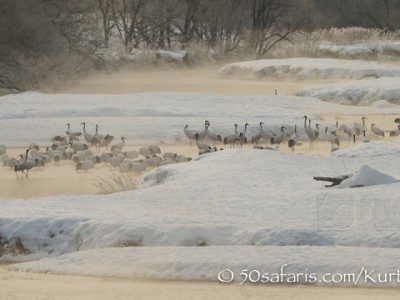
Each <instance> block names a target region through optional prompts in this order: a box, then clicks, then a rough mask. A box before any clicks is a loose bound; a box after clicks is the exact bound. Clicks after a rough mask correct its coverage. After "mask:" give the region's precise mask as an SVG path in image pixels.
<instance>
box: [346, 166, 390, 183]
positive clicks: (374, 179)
mask: <svg viewBox="0 0 400 300" xmlns="http://www.w3.org/2000/svg"><path fill="white" fill-rule="evenodd" d="M396 182H397V179H396V178H394V177H392V176H390V175H387V174H385V173H382V172H379V171H377V170H374V169H371V168H370V167H369V166H367V165H364V166H362V167H361V168H360V169H358V171H357V172H356V173H354V174H353V176H351V177H349V178H347V179H345V180H343V181H342V182H341V183H340V184H339V188H351V187H362V186H370V185H377V184H388V183H396Z"/></svg>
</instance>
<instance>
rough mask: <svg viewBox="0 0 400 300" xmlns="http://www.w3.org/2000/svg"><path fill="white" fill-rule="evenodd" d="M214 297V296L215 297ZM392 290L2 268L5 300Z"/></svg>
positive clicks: (307, 295) (367, 295)
mask: <svg viewBox="0 0 400 300" xmlns="http://www.w3.org/2000/svg"><path fill="white" fill-rule="evenodd" d="M211 295H212V296H211ZM399 296H400V290H398V289H392V288H387V289H383V288H345V287H318V286H303V285H293V286H291V285H277V286H271V285H269V286H265V285H243V286H239V285H238V284H229V285H224V284H219V283H217V282H190V281H189V282H182V281H157V280H152V281H150V280H141V279H130V278H109V277H89V276H70V275H50V274H36V273H25V272H10V271H8V270H7V269H6V266H0V299H4V300H6V299H7V300H14V299H15V300H25V299H26V300H28V299H29V300H32V299H52V300H66V299H68V300H70V299H82V300H86V299H96V300H102V299H107V300H109V299H162V300H165V299H209V298H210V297H212V299H232V300H235V299H309V300H313V299H327V300H329V299H363V300H368V299H398V297H399Z"/></svg>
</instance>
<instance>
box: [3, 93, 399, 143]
mask: <svg viewBox="0 0 400 300" xmlns="http://www.w3.org/2000/svg"><path fill="white" fill-rule="evenodd" d="M16 103H18V105H16ZM0 107H1V110H0V139H1V143H2V144H5V145H6V146H25V145H29V144H30V143H31V142H36V143H38V144H39V145H42V144H44V145H47V144H48V143H49V142H50V138H51V137H53V136H55V135H58V134H64V133H65V130H66V129H67V128H66V124H67V123H71V131H76V130H82V127H81V126H80V125H79V124H80V123H82V122H84V121H85V122H86V124H87V131H88V132H90V133H94V130H95V125H96V124H99V132H100V133H102V134H106V133H108V134H111V135H114V136H115V140H118V139H119V137H120V136H122V135H123V136H125V137H126V138H127V139H128V140H127V143H128V144H134V145H143V144H147V145H148V144H162V143H175V142H176V141H180V140H184V141H186V137H185V135H184V133H183V128H184V126H185V125H186V124H188V125H189V129H196V130H201V129H203V128H204V121H205V120H209V121H210V122H211V126H210V131H213V132H216V133H218V134H221V135H223V136H226V135H228V134H231V133H233V124H235V123H237V124H238V125H239V130H241V127H243V125H244V124H245V123H246V122H248V123H249V124H250V125H251V126H250V127H249V129H248V135H249V136H252V135H253V134H255V133H257V132H258V131H259V122H261V121H262V122H264V123H265V124H266V125H265V127H266V128H270V129H272V130H277V131H279V130H280V127H281V126H282V125H288V126H292V127H293V126H294V124H298V126H299V127H300V126H301V127H302V124H303V121H304V120H303V119H302V117H303V116H304V115H308V116H309V117H310V118H312V119H313V120H318V119H320V118H319V117H318V115H319V114H329V115H331V114H363V115H368V114H394V113H398V114H400V106H398V107H397V106H396V107H385V106H384V107H373V108H371V107H349V106H343V105H337V104H332V103H327V102H324V101H321V100H318V99H315V98H308V97H290V96H265V95H263V96H242V95H241V96H226V95H216V94H205V93H143V94H128V95H77V94H40V93H24V94H19V95H9V96H4V97H1V98H0Z"/></svg>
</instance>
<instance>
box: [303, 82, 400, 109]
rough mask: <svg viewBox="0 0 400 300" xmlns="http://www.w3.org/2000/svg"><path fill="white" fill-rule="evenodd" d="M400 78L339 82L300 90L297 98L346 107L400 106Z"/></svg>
mask: <svg viewBox="0 0 400 300" xmlns="http://www.w3.org/2000/svg"><path fill="white" fill-rule="evenodd" d="M399 86H400V77H394V78H378V79H368V80H367V79H365V80H357V81H351V82H341V83H337V84H331V85H326V86H320V87H314V88H308V89H304V90H301V91H299V92H297V93H296V95H297V96H303V97H313V98H318V99H320V100H323V101H327V102H335V103H339V104H346V105H371V104H372V106H374V107H379V108H388V107H393V106H394V105H393V104H400V88H399Z"/></svg>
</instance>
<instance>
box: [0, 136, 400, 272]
mask: <svg viewBox="0 0 400 300" xmlns="http://www.w3.org/2000/svg"><path fill="white" fill-rule="evenodd" d="M390 145H391V146H393V149H394V148H399V146H400V143H399V142H396V143H395V142H394V143H390ZM348 152H351V150H348ZM398 162H399V158H398V156H397V155H396V154H395V152H394V151H392V152H391V153H388V154H387V155H384V156H375V157H374V156H371V157H369V158H368V164H369V165H370V166H371V167H373V168H375V169H379V170H385V173H388V174H392V175H393V176H397V177H399V175H400V174H399V173H400V172H399V169H398ZM363 164H365V158H363V157H357V155H354V156H353V157H336V156H331V157H323V156H306V155H302V154H291V153H282V152H279V151H263V150H226V151H221V152H216V153H212V154H209V155H207V156H203V157H200V158H199V159H197V160H195V161H193V162H190V163H186V164H178V165H171V166H166V167H162V168H158V169H156V170H153V171H151V172H150V173H149V174H147V175H146V176H145V177H144V178H143V181H142V183H141V185H140V188H139V189H138V190H135V191H131V192H124V193H118V194H112V195H96V196H79V197H78V196H72V195H70V196H56V197H47V198H42V199H37V200H29V201H26V200H21V201H19V200H2V201H1V202H0V205H1V209H0V235H1V237H2V243H3V245H4V244H5V247H4V246H3V256H2V259H6V260H17V261H30V260H37V259H43V258H48V257H51V258H52V259H49V260H43V261H42V260H38V261H35V262H31V263H29V262H28V263H25V264H22V265H15V268H16V269H21V270H34V271H51V272H61V273H83V274H88V273H90V274H92V275H104V274H106V273H107V272H108V274H110V275H121V276H125V275H127V276H139V277H151V278H153V277H158V278H173V279H196V280H203V279H215V277H216V274H217V270H222V269H225V268H230V267H234V268H235V269H241V268H242V269H246V268H251V267H255V266H258V267H259V268H261V269H262V270H271V269H274V270H275V269H276V268H277V266H278V265H282V264H289V265H291V266H292V268H294V269H295V270H300V269H304V268H305V267H307V266H310V267H312V268H313V269H314V268H315V272H318V273H325V272H334V271H336V270H339V269H340V266H346V267H345V268H344V269H343V271H350V270H351V271H354V272H356V271H359V269H360V268H361V267H365V266H364V263H365V264H367V263H368V265H371V264H372V265H373V267H375V266H376V267H378V266H379V267H380V268H382V270H383V271H387V270H389V268H390V267H391V266H392V269H391V270H392V271H394V270H395V269H394V267H393V264H394V261H395V259H394V257H395V256H396V255H399V254H400V249H399V248H400V233H399V228H400V226H399V225H400V224H399V219H398V213H399V211H400V203H399V198H398V195H399V192H400V184H399V183H394V184H382V185H374V186H369V187H363V188H358V189H340V188H330V189H327V188H325V187H324V186H323V184H321V183H320V182H315V181H313V180H312V177H313V176H318V175H324V176H325V175H326V176H337V175H340V174H349V173H354V171H355V170H357V169H358V168H359V167H360V166H362V165H363ZM288 174H291V175H288ZM160 178H162V179H163V180H160ZM18 240H19V241H20V242H21V243H22V244H23V248H24V251H26V254H25V255H21V253H19V255H17V256H15V255H16V253H15V251H14V252H13V249H15V248H18V247H17V241H18ZM190 246H191V247H190ZM199 246H203V247H199ZM121 247H129V248H124V249H121ZM132 247H133V248H132ZM338 247H339V248H338ZM19 248H21V246H19ZM342 248H343V249H344V250H343V251H342V250H341V249H342ZM85 250H89V251H85ZM28 252H29V254H28ZM261 253H264V254H262V255H261ZM343 253H349V255H344V254H343ZM350 253H351V255H350ZM62 254H64V255H62ZM59 255H61V256H59ZM329 256H331V258H328V257H329ZM356 256H358V257H360V259H357V260H355V259H354V257H356ZM151 257H153V259H152V258H151ZM338 262H340V264H339V265H338ZM211 266H213V267H211Z"/></svg>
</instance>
